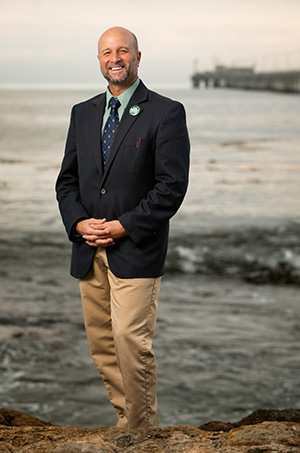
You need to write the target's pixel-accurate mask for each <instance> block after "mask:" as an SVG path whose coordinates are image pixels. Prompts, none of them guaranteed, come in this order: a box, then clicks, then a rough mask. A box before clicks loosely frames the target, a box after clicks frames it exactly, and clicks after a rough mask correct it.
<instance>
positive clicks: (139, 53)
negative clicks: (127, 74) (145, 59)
mask: <svg viewBox="0 0 300 453" xmlns="http://www.w3.org/2000/svg"><path fill="white" fill-rule="evenodd" d="M141 58H142V53H141V52H140V51H138V53H137V61H138V66H139V65H140V61H141Z"/></svg>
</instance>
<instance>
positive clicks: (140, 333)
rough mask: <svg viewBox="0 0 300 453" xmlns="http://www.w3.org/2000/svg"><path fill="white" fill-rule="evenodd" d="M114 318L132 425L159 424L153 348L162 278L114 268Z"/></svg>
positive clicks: (119, 360) (112, 304)
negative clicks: (125, 274) (122, 274)
mask: <svg viewBox="0 0 300 453" xmlns="http://www.w3.org/2000/svg"><path fill="white" fill-rule="evenodd" d="M108 280H109V283H110V287H111V318H112V330H113V336H114V342H115V350H116V355H117V361H118V365H119V368H120V371H121V375H122V379H123V385H124V391H125V399H126V417H127V423H128V427H129V428H137V427H148V428H150V427H155V426H157V425H158V417H157V377H156V361H155V355H154V352H153V349H152V342H153V337H154V331H155V325H156V317H157V299H158V293H159V289H160V283H161V278H134V279H120V278H118V277H116V276H115V275H114V274H113V273H112V272H111V271H110V270H109V271H108Z"/></svg>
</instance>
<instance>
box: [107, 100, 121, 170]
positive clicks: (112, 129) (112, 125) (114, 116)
mask: <svg viewBox="0 0 300 453" xmlns="http://www.w3.org/2000/svg"><path fill="white" fill-rule="evenodd" d="M120 105H121V104H120V101H119V99H116V98H110V101H109V106H110V108H111V109H110V114H109V117H108V120H107V122H106V124H105V127H104V131H103V136H102V159H103V168H104V170H105V167H106V164H107V160H108V156H109V153H110V150H111V146H112V144H113V141H114V137H115V133H116V130H117V127H118V125H119V115H118V108H119V107H120Z"/></svg>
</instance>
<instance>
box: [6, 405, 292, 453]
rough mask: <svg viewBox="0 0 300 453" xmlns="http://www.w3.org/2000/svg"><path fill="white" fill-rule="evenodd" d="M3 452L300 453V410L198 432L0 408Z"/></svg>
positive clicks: (262, 415)
mask: <svg viewBox="0 0 300 453" xmlns="http://www.w3.org/2000/svg"><path fill="white" fill-rule="evenodd" d="M0 424H1V427H0V428H1V432H0V452H1V453H7V452H8V453H15V452H22V453H32V452H34V453H77V452H78V453H79V452H82V453H117V452H121V453H129V452H138V453H143V452H145V453H155V452H166V453H171V452H188V453H196V452H197V453H273V452H274V453H275V452H277V453H278V452H280V453H293V452H295V453H296V452H298V453H299V451H300V410H297V409H288V410H282V411H279V410H258V411H255V412H254V413H253V414H251V415H249V416H248V417H245V418H243V419H242V420H240V421H239V422H235V423H223V422H220V421H213V422H210V423H206V424H205V425H202V426H201V427H200V428H193V427H189V426H185V425H184V426H169V427H165V428H152V429H148V430H147V429H143V428H140V429H134V430H125V429H120V428H106V429H104V428H97V429H94V428H93V429H85V428H78V427H71V428H65V427H62V426H58V425H53V424H51V423H49V422H44V421H43V420H39V419H37V418H34V417H32V416H30V415H28V414H25V413H23V412H18V411H12V410H8V409H0Z"/></svg>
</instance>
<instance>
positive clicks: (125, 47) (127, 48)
mask: <svg viewBox="0 0 300 453" xmlns="http://www.w3.org/2000/svg"><path fill="white" fill-rule="evenodd" d="M120 49H126V50H129V47H127V46H120V47H119V48H118V50H120ZM107 51H111V48H110V47H107V48H106V49H103V50H102V51H101V53H104V52H107Z"/></svg>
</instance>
